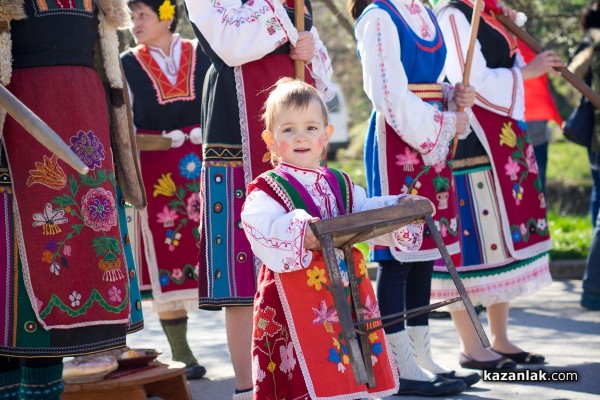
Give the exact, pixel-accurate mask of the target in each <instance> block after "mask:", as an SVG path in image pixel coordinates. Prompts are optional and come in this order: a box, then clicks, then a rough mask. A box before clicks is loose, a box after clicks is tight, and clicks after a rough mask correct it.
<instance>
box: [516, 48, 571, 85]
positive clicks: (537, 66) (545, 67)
mask: <svg viewBox="0 0 600 400" xmlns="http://www.w3.org/2000/svg"><path fill="white" fill-rule="evenodd" d="M564 66H565V63H564V62H563V61H562V60H561V59H560V57H559V56H557V55H556V53H555V52H554V51H552V50H545V51H543V52H541V53H540V54H538V55H537V56H535V58H534V59H533V60H531V61H530V62H529V64H527V65H525V66H524V67H521V74H522V75H523V80H528V79H534V78H537V77H539V76H542V75H544V74H547V73H556V71H554V68H560V67H564Z"/></svg>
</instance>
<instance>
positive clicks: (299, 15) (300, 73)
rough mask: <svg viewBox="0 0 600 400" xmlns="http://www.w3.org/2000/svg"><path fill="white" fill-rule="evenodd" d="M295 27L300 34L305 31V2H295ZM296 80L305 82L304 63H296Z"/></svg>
mask: <svg viewBox="0 0 600 400" xmlns="http://www.w3.org/2000/svg"><path fill="white" fill-rule="evenodd" d="M294 25H295V26H296V30H297V31H298V32H302V31H304V0H295V1H294ZM294 68H295V71H296V79H298V80H301V81H304V61H300V60H296V61H294Z"/></svg>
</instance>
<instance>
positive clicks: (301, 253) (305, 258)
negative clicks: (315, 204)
mask: <svg viewBox="0 0 600 400" xmlns="http://www.w3.org/2000/svg"><path fill="white" fill-rule="evenodd" d="M241 217H242V226H243V228H244V231H245V233H246V237H247V238H248V240H249V241H250V245H251V246H252V251H253V252H254V254H255V255H256V256H257V257H258V258H259V259H260V260H261V261H262V262H263V263H264V264H265V265H266V266H267V268H269V269H270V270H272V271H275V272H278V273H281V272H292V271H297V270H300V269H303V268H306V267H307V266H308V265H309V263H310V262H311V260H312V251H310V250H307V249H305V248H304V234H305V232H306V229H307V227H308V221H309V220H310V219H311V216H310V215H309V214H308V213H307V212H306V211H304V210H294V211H291V212H286V210H285V209H284V208H283V207H282V206H281V204H279V203H277V202H276V201H275V200H273V198H271V197H270V196H268V195H267V194H266V193H264V192H262V191H259V190H255V191H253V192H252V193H250V195H248V197H247V198H246V202H245V203H244V208H243V210H242V215H241Z"/></svg>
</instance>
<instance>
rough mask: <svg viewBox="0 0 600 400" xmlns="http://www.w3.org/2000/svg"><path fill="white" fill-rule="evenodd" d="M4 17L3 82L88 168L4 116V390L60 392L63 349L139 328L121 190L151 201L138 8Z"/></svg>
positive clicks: (97, 345)
mask: <svg viewBox="0 0 600 400" xmlns="http://www.w3.org/2000/svg"><path fill="white" fill-rule="evenodd" d="M0 18H1V19H2V21H0V26H1V27H3V28H0V30H2V32H1V35H2V41H1V43H2V45H1V46H0V59H2V60H3V62H2V63H1V64H0V79H1V80H2V84H3V85H6V86H7V89H8V90H9V91H10V92H12V94H14V95H15V97H17V98H18V99H19V100H20V101H21V102H23V103H24V104H25V105H26V106H28V107H29V108H30V109H31V110H32V111H33V112H34V113H35V114H37V115H38V116H39V117H40V118H41V119H42V120H44V121H45V122H46V123H47V124H48V125H49V126H50V127H51V128H52V129H53V130H54V131H55V132H57V134H58V135H59V136H60V137H61V139H62V140H63V141H64V142H65V143H66V144H67V145H68V146H69V147H70V148H71V149H72V150H73V152H74V153H75V154H76V155H77V156H78V157H79V158H80V159H81V161H82V162H83V163H84V164H85V165H86V166H87V167H88V168H89V169H90V172H89V173H88V174H87V175H79V174H78V173H77V172H76V171H75V170H73V169H72V168H71V167H69V166H68V165H67V164H66V163H65V162H63V161H62V160H59V159H58V158H57V157H56V156H55V155H53V154H52V153H51V152H50V150H48V149H46V148H45V147H44V146H42V145H41V144H40V143H38V142H37V141H36V140H35V139H34V138H33V137H32V136H31V135H30V134H29V133H27V132H26V131H25V130H24V129H23V128H22V127H21V126H20V125H19V124H18V123H17V122H16V121H15V120H14V119H13V118H11V117H9V116H6V120H4V117H5V115H4V114H3V115H2V116H0V120H1V121H3V122H4V126H3V131H2V132H0V137H1V138H2V140H1V144H2V149H1V153H2V154H1V155H0V175H1V176H2V179H1V180H0V181H1V183H0V197H1V201H0V214H1V217H2V219H1V220H2V225H1V228H0V232H1V233H0V236H2V237H3V238H4V240H3V241H2V245H0V253H1V254H2V257H1V258H0V272H1V274H2V276H3V277H4V278H3V279H2V280H1V282H2V283H0V292H2V293H3V296H2V300H0V303H1V307H2V309H3V310H5V311H4V312H2V313H0V320H1V321H0V327H1V329H2V335H0V355H1V356H0V398H2V399H16V398H21V399H58V398H60V393H61V392H62V388H63V385H62V380H61V376H62V357H63V356H70V355H78V354H88V353H94V352H99V351H102V350H107V349H113V348H118V347H122V346H124V345H125V334H126V332H127V331H128V330H130V331H131V330H135V329H140V328H141V327H142V320H141V302H140V299H139V289H138V288H137V277H136V273H135V266H134V265H133V263H132V259H131V257H130V255H131V251H130V250H129V249H128V245H127V237H126V236H127V230H126V224H125V217H124V215H125V214H124V208H123V206H122V204H123V202H124V200H123V199H122V198H121V197H120V194H119V190H118V188H117V186H118V187H119V188H120V189H122V190H123V194H124V196H125V199H126V200H127V201H128V202H130V203H131V204H133V205H135V206H137V207H143V206H144V205H145V196H144V189H143V187H142V185H141V180H140V175H139V168H138V166H137V161H136V155H135V146H134V144H133V135H132V132H130V130H129V124H130V120H129V115H130V111H129V109H128V104H127V103H126V102H125V93H124V77H123V76H122V73H121V69H120V65H119V58H118V41H117V33H116V31H117V28H119V27H123V26H126V25H127V23H128V22H129V15H128V10H127V6H126V4H125V2H122V1H117V0H102V1H100V2H99V3H98V2H96V1H89V2H78V3H74V2H73V3H68V4H67V3H64V2H63V3H59V2H55V1H52V0H48V1H34V0H26V1H24V2H23V1H3V2H2V4H0ZM7 27H9V29H8V30H7ZM73 32H77V38H75V39H73V37H72V36H73ZM98 41H99V46H96V44H97V42H98ZM11 42H12V52H11V47H10V44H11ZM94 49H99V54H94ZM95 56H96V57H95ZM11 58H12V65H11V63H10V62H9V60H11ZM95 61H100V63H99V64H98V65H95V64H94V62H95ZM94 67H97V68H99V69H100V70H99V71H98V73H97V72H96V71H95V70H94ZM99 76H102V78H103V79H104V81H101V80H100V78H99ZM107 100H108V103H107ZM109 123H110V126H109ZM113 152H114V153H113ZM113 159H114V160H115V161H116V163H113ZM117 167H118V169H119V171H118V172H119V174H118V175H119V177H118V181H116V175H115V168H117ZM126 252H128V253H129V254H127V253H126ZM136 295H137V300H134V299H135V297H136ZM130 301H134V303H133V304H132V305H130Z"/></svg>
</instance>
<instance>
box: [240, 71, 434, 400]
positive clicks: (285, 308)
mask: <svg viewBox="0 0 600 400" xmlns="http://www.w3.org/2000/svg"><path fill="white" fill-rule="evenodd" d="M263 119H264V122H265V126H266V130H265V131H264V132H263V134H262V137H263V140H264V141H265V142H266V143H267V146H268V148H269V150H270V152H271V161H272V163H273V165H274V166H275V169H273V170H271V171H268V172H266V173H264V174H261V175H260V176H259V177H258V178H257V179H255V180H254V181H253V182H252V183H251V184H250V185H249V186H248V197H247V199H246V202H245V204H244V209H243V211H242V213H241V217H242V226H243V228H244V230H245V232H246V235H247V237H248V239H249V241H250V244H251V245H252V251H253V252H254V254H256V256H257V257H258V258H259V259H260V260H261V261H262V263H263V264H262V267H261V269H260V272H259V277H258V292H257V294H256V297H255V300H254V332H253V346H252V360H253V379H254V398H255V399H264V398H273V397H275V398H287V399H300V398H302V399H303V398H311V399H318V398H327V399H338V398H339V399H342V398H343V399H349V398H364V397H368V398H373V397H384V396H388V395H391V394H394V393H396V392H397V390H398V375H397V369H396V366H395V363H393V362H392V361H391V360H392V357H391V354H389V352H388V347H387V344H386V341H385V336H384V332H383V330H382V329H379V330H377V331H375V332H373V333H371V334H370V335H369V342H370V345H371V351H372V353H371V359H372V361H373V364H374V371H375V379H376V382H377V384H376V386H375V387H372V388H368V387H367V386H366V385H357V384H356V380H355V378H354V374H353V371H352V368H351V365H350V360H349V357H348V354H347V349H346V344H345V343H344V342H343V339H342V336H341V328H340V325H339V322H338V318H337V313H336V311H335V307H334V302H333V296H332V294H331V286H330V280H329V277H328V275H327V273H326V272H325V271H326V268H325V263H324V260H323V256H322V254H321V252H320V251H319V250H317V248H318V241H317V238H316V237H315V235H314V233H313V232H312V231H311V229H310V227H309V225H308V223H309V222H313V221H316V220H318V219H319V218H331V217H335V216H338V215H342V214H345V213H346V212H357V211H364V210H369V209H374V208H379V207H385V206H389V205H394V204H398V203H404V202H408V201H413V200H416V199H421V198H422V197H420V196H414V195H400V196H381V197H375V198H367V196H366V193H365V191H364V189H363V188H361V187H359V186H355V185H354V184H353V183H352V181H351V180H350V178H349V177H348V176H347V175H346V174H344V173H341V172H338V171H335V170H333V169H328V168H324V167H320V164H321V161H322V160H323V158H324V156H325V154H326V151H327V144H328V141H329V138H330V137H331V134H332V133H333V127H332V126H331V125H329V124H328V123H327V110H326V108H325V105H324V103H323V100H322V99H321V97H320V95H319V93H318V92H317V91H316V90H315V89H314V88H313V87H311V86H310V85H308V84H305V83H303V82H300V81H296V80H292V79H289V78H283V79H281V80H280V81H279V82H278V83H277V85H276V87H275V89H274V90H273V91H272V92H271V94H270V95H269V97H268V99H267V102H266V105H265V112H264V114H263ZM422 234H423V226H422V224H421V223H418V222H414V223H413V224H411V225H408V226H405V227H403V228H401V229H398V230H396V231H394V232H392V233H390V234H387V235H384V236H382V237H379V238H377V239H376V240H374V241H376V242H378V243H386V244H387V245H392V246H394V245H395V246H398V247H401V248H402V249H403V250H405V251H414V250H417V249H418V248H419V247H420V245H421V241H422ZM336 254H337V259H338V261H339V268H340V272H341V275H342V279H343V280H344V285H345V286H347V285H348V278H347V276H348V274H347V266H346V263H345V261H344V257H343V255H342V253H341V252H339V251H337V250H336ZM354 264H355V268H356V276H357V277H358V282H359V283H358V285H359V292H360V296H361V300H362V302H363V304H364V305H365V314H366V315H365V318H374V317H377V316H379V309H378V307H377V301H376V300H375V295H374V291H373V288H372V286H371V282H370V281H369V279H368V277H367V271H366V265H365V263H364V260H363V258H362V255H361V253H360V251H358V250H356V249H355V250H354Z"/></svg>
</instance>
